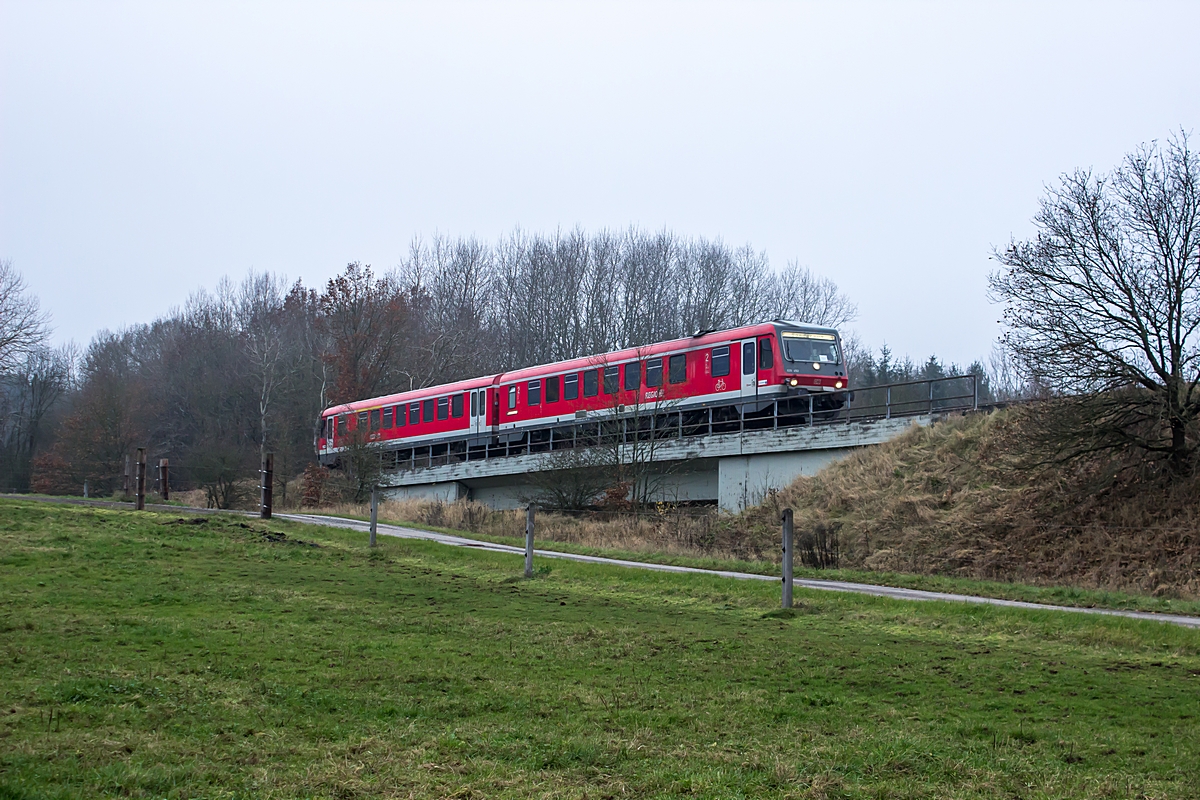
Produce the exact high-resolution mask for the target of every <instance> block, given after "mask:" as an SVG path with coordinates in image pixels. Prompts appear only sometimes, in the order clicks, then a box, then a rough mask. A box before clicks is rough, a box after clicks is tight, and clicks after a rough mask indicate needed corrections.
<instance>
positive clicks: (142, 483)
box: [135, 447, 146, 511]
mask: <svg viewBox="0 0 1200 800" xmlns="http://www.w3.org/2000/svg"><path fill="white" fill-rule="evenodd" d="M135 508H136V509H137V510H138V511H145V510H146V448H144V447H139V448H138V449H137V503H136V505H135Z"/></svg>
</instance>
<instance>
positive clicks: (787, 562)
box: [783, 508, 792, 608]
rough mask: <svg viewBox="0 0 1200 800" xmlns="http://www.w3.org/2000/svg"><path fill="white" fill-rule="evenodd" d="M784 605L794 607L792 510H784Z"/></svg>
mask: <svg viewBox="0 0 1200 800" xmlns="http://www.w3.org/2000/svg"><path fill="white" fill-rule="evenodd" d="M783 607H784V608H791V607H792V510H791V509H790V508H785V509H784V510H783Z"/></svg>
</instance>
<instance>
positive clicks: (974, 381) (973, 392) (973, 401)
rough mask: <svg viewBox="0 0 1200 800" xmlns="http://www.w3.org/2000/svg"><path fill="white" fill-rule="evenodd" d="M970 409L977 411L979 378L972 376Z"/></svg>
mask: <svg viewBox="0 0 1200 800" xmlns="http://www.w3.org/2000/svg"><path fill="white" fill-rule="evenodd" d="M971 409H972V410H974V411H978V410H979V378H978V377H977V376H975V375H974V374H972V375H971Z"/></svg>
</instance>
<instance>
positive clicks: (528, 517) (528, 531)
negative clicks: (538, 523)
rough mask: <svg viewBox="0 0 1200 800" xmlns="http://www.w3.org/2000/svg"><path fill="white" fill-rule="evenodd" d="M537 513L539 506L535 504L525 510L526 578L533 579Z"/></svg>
mask: <svg viewBox="0 0 1200 800" xmlns="http://www.w3.org/2000/svg"><path fill="white" fill-rule="evenodd" d="M536 512H537V506H536V505H534V504H533V503H530V504H529V508H528V509H526V510H525V577H526V578H532V577H533V517H534V514H535V513H536Z"/></svg>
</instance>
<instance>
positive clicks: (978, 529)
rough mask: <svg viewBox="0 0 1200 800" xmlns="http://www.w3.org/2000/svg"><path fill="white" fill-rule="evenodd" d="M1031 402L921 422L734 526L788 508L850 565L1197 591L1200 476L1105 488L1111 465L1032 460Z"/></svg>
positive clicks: (753, 524)
mask: <svg viewBox="0 0 1200 800" xmlns="http://www.w3.org/2000/svg"><path fill="white" fill-rule="evenodd" d="M1033 413H1037V410H1036V408H1023V409H1010V410H1005V411H996V412H992V413H977V414H970V415H967V416H962V417H955V418H951V419H947V420H944V421H941V422H938V423H937V424H935V425H933V426H931V427H929V428H913V429H912V430H910V431H909V432H908V433H906V434H904V435H903V436H901V437H899V438H897V439H894V440H892V441H891V442H888V443H886V444H882V445H879V446H876V447H869V448H864V449H862V450H860V451H858V452H856V453H855V454H853V455H851V456H850V457H849V458H847V459H845V460H844V461H841V462H839V463H836V464H833V465H830V466H829V467H827V468H826V469H824V470H822V471H821V472H820V473H819V474H817V475H816V476H814V477H811V478H802V479H800V480H798V481H796V482H795V483H794V484H792V485H791V486H790V487H788V488H787V489H785V490H784V491H782V492H780V493H778V494H777V495H775V496H773V497H771V498H769V500H768V502H767V503H765V504H764V505H763V506H760V507H758V508H755V509H751V510H750V511H748V512H746V514H744V515H743V516H742V517H741V519H740V520H739V522H738V524H740V525H742V526H744V527H745V528H746V530H747V532H754V533H756V534H758V535H762V533H763V532H765V531H766V530H767V528H768V526H769V525H774V524H775V520H777V519H778V515H779V511H780V509H782V508H784V507H787V506H791V507H792V508H794V509H796V525H797V529H801V528H805V529H812V528H814V527H816V526H818V525H826V526H834V527H836V528H837V530H838V538H839V541H840V543H841V547H842V555H843V562H842V563H843V565H844V566H849V567H861V568H865V569H869V570H879V571H895V572H915V573H924V574H943V575H956V576H960V577H971V578H985V579H994V580H1005V581H1020V582H1028V583H1053V584H1059V585H1075V586H1082V587H1087V588H1105V589H1124V590H1132V591H1137V592H1145V593H1151V594H1155V595H1178V596H1181V597H1189V598H1195V597H1200V505H1198V502H1197V498H1198V497H1200V480H1198V479H1197V478H1196V477H1193V478H1191V479H1186V480H1178V481H1176V482H1175V483H1174V484H1172V485H1167V484H1166V483H1162V482H1152V481H1145V480H1136V479H1133V478H1129V479H1126V480H1124V481H1117V482H1115V483H1109V484H1108V485H1107V486H1105V485H1104V483H1105V482H1103V481H1101V480H1100V479H1099V475H1100V474H1101V471H1102V470H1103V469H1104V468H1105V467H1106V466H1107V465H1106V464H1105V463H1100V462H1097V463H1091V464H1077V465H1075V466H1072V467H1069V468H1064V467H1042V468H1035V467H1030V466H1028V462H1029V460H1030V459H1029V454H1028V450H1029V447H1030V445H1029V441H1028V436H1027V435H1026V433H1025V430H1024V429H1025V428H1026V425H1025V420H1027V418H1028V417H1027V416H1026V415H1029V414H1033ZM1099 487H1103V488H1099Z"/></svg>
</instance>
